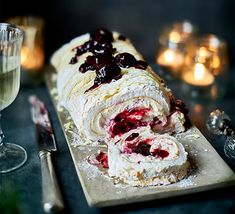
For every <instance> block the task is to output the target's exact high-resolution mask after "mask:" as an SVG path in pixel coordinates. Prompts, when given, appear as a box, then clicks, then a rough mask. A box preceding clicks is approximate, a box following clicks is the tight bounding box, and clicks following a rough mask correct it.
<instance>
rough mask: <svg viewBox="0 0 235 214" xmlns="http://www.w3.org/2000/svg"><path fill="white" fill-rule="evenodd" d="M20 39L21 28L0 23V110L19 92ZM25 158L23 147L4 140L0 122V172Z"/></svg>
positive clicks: (21, 162)
mask: <svg viewBox="0 0 235 214" xmlns="http://www.w3.org/2000/svg"><path fill="white" fill-rule="evenodd" d="M22 39H23V31H22V30H21V29H19V28H18V27H16V26H15V25H10V24H6V23H0V112H1V110H3V109H5V108H6V107H7V106H9V105H10V104H11V103H12V102H13V101H14V100H15V98H16V96H17V94H18V92H19V87H20V49H21V45H22ZM0 116H1V114H0ZM26 160H27V153H26V151H25V149H24V148H23V147H21V146H19V145H16V144H13V143H6V142H5V140H4V135H3V131H2V129H1V124H0V173H6V172H10V171H13V170H15V169H17V168H19V167H21V166H22V165H23V164H24V163H25V161H26Z"/></svg>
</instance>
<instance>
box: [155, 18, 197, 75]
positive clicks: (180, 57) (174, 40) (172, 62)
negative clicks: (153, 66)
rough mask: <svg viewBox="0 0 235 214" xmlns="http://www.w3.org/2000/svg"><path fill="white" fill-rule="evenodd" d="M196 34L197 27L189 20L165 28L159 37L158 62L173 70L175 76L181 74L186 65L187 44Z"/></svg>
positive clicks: (166, 68)
mask: <svg viewBox="0 0 235 214" xmlns="http://www.w3.org/2000/svg"><path fill="white" fill-rule="evenodd" d="M195 34H196V30H195V27H194V26H193V25H192V24H191V23H190V22H188V21H184V22H176V23H173V24H172V25H171V26H168V27H166V28H165V29H163V31H162V34H161V35H160V37H159V44H160V48H159V51H158V52H157V55H156V63H157V64H158V65H160V66H161V67H163V68H164V69H165V70H169V71H171V73H172V75H173V76H174V77H176V76H179V72H180V70H181V69H182V67H183V65H184V58H185V53H186V44H187V43H188V41H189V40H191V39H192V37H194V35H195Z"/></svg>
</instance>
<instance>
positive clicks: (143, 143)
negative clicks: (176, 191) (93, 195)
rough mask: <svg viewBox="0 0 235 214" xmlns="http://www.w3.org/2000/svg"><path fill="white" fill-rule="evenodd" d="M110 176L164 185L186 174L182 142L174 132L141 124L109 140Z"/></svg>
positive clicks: (130, 182)
mask: <svg viewBox="0 0 235 214" xmlns="http://www.w3.org/2000/svg"><path fill="white" fill-rule="evenodd" d="M108 162H109V163H108V164H109V169H108V173H109V176H111V177H115V178H118V179H119V180H120V181H122V182H124V183H126V184H129V185H132V186H150V185H167V184H171V183H175V182H177V181H180V180H181V179H183V178H185V177H186V176H187V175H188V172H189V169H190V165H189V162H188V160H187V152H186V151H185V149H184V147H183V145H182V144H181V143H180V142H179V141H178V140H177V139H176V138H175V137H173V136H170V135H168V134H163V135H159V134H156V133H154V132H153V131H151V129H150V128H149V127H140V128H137V129H135V130H131V131H129V132H128V133H125V134H123V135H122V136H121V137H115V138H113V139H111V140H110V141H109V142H108Z"/></svg>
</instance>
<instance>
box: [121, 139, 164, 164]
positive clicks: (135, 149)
mask: <svg viewBox="0 0 235 214" xmlns="http://www.w3.org/2000/svg"><path fill="white" fill-rule="evenodd" d="M150 141H152V139H146V140H143V141H140V142H134V143H127V144H126V147H125V148H124V149H123V153H126V154H132V153H136V154H141V155H143V156H149V155H150V156H154V157H156V158H161V159H164V158H166V157H168V155H169V152H168V151H166V150H163V149H158V148H157V149H154V151H153V152H150V147H151V145H150V144H149V142H150Z"/></svg>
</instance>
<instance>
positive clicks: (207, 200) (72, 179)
mask: <svg viewBox="0 0 235 214" xmlns="http://www.w3.org/2000/svg"><path fill="white" fill-rule="evenodd" d="M230 77H231V78H230V80H231V83H229V84H228V85H227V86H228V93H227V94H226V95H225V96H224V97H223V98H222V99H220V100H218V101H213V102H208V101H207V102H204V101H203V102H199V101H200V100H199V101H192V100H191V99H188V98H187V99H186V98H185V97H183V95H182V94H181V92H180V90H179V89H178V86H179V83H172V82H169V83H168V85H169V86H170V87H172V88H173V89H174V91H175V94H176V95H177V96H178V97H181V98H183V99H184V101H185V103H186V104H187V107H188V108H189V110H190V113H189V116H190V118H191V120H192V122H193V123H194V124H195V125H196V126H197V127H198V128H199V129H200V130H201V131H202V133H203V134H204V135H205V136H206V138H207V139H208V140H209V142H210V143H211V144H212V146H214V147H215V149H216V150H217V151H218V153H219V154H220V155H221V156H222V157H223V159H224V160H225V161H226V162H227V163H228V164H229V165H230V167H231V168H232V169H233V170H235V160H233V161H232V160H230V159H228V158H227V157H226V156H225V154H224V152H223V138H222V137H215V136H212V135H210V134H209V133H208V131H207V130H206V127H205V121H206V118H207V116H208V114H209V112H210V111H212V110H213V109H214V108H216V107H219V108H221V109H223V110H224V111H225V112H227V114H228V115H229V116H230V117H231V118H232V121H233V123H235V112H234V110H235V96H234V95H235V90H234V80H235V78H234V77H235V75H234V70H232V71H230ZM31 94H36V95H37V96H38V97H39V98H41V99H42V100H43V101H44V102H45V104H46V106H47V108H48V110H49V113H50V116H51V119H52V123H53V126H54V129H55V136H56V139H57V146H58V152H57V153H56V154H54V156H53V163H54V167H55V171H56V174H57V178H58V181H59V185H60V188H61V191H62V195H63V198H64V200H65V204H66V211H65V213H129V214H130V213H164V214H165V213H175V214H178V213H212V212H213V213H223V214H224V213H235V187H234V186H232V187H226V188H221V189H216V190H211V191H206V192H201V193H195V194H190V195H185V196H178V197H174V198H168V199H160V200H155V201H151V202H144V203H138V204H131V205H123V206H116V207H109V208H102V209H100V208H90V207H88V205H87V202H86V199H85V197H84V194H83V191H82V188H81V185H80V182H79V179H78V177H77V174H76V171H75V168H74V165H73V162H72V158H71V156H70V153H69V150H68V146H67V144H66V141H65V138H64V134H63V132H62V129H61V126H60V123H59V121H58V118H57V115H56V112H55V109H54V107H53V105H52V102H51V99H50V96H49V93H48V91H47V89H46V87H45V85H40V86H32V87H29V86H22V87H21V89H20V92H19V95H18V96H17V98H16V100H15V101H14V102H13V104H11V105H10V106H9V107H8V108H6V109H5V110H4V111H3V112H2V115H3V116H2V126H3V130H4V132H5V135H6V138H7V139H8V140H9V141H11V142H15V143H17V144H19V145H22V146H23V147H24V148H25V149H26V150H27V153H28V160H27V162H26V164H25V165H24V166H23V167H22V168H20V169H18V170H16V171H14V172H11V173H8V174H3V175H1V174H0V193H1V195H0V205H1V202H2V203H3V202H5V204H4V206H3V207H4V209H5V210H4V211H5V213H7V211H10V210H13V212H12V213H17V211H18V213H24V214H31V213H34V214H40V213H43V210H42V204H41V170H40V162H39V158H38V154H37V147H36V142H35V135H34V134H35V132H34V126H33V123H32V121H31V117H30V106H29V103H28V96H29V95H31ZM107 191H108V190H107ZM15 205H16V207H14V206H15ZM1 211H2V210H1V206H0V213H1ZM8 213H10V212H8Z"/></svg>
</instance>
